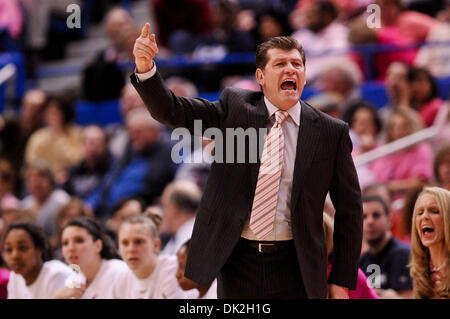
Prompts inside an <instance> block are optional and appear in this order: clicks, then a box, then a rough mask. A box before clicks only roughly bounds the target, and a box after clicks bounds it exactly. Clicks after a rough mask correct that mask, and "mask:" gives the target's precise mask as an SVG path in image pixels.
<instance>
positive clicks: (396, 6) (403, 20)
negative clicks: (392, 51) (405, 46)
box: [375, 0, 437, 43]
mask: <svg viewBox="0 0 450 319" xmlns="http://www.w3.org/2000/svg"><path fill="white" fill-rule="evenodd" d="M375 3H376V4H377V5H379V6H380V14H381V26H382V30H383V29H390V31H389V32H392V31H398V32H399V33H400V34H401V35H402V36H404V37H406V38H407V39H409V40H411V41H412V42H414V43H418V42H422V41H425V39H426V37H427V35H428V32H429V31H430V29H431V28H433V27H434V26H435V25H436V24H437V20H436V19H434V18H432V17H430V16H429V15H426V14H423V13H420V12H417V11H409V10H404V9H405V8H404V5H403V3H402V1H401V0H377V1H375Z"/></svg>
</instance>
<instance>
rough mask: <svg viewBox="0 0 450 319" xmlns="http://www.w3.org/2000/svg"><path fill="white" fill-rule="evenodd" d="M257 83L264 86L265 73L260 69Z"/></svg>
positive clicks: (257, 71)
mask: <svg viewBox="0 0 450 319" xmlns="http://www.w3.org/2000/svg"><path fill="white" fill-rule="evenodd" d="M255 77H256V81H258V83H259V85H260V86H263V84H264V73H263V71H262V70H261V69H260V68H257V69H256V72H255Z"/></svg>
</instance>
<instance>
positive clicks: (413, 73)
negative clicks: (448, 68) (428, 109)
mask: <svg viewBox="0 0 450 319" xmlns="http://www.w3.org/2000/svg"><path fill="white" fill-rule="evenodd" d="M420 75H424V76H425V78H426V79H427V81H428V82H429V83H430V86H431V92H430V94H429V95H428V96H427V98H426V101H425V102H430V101H431V100H433V99H434V98H436V97H438V95H439V89H438V86H437V83H436V80H435V79H434V77H433V75H432V74H431V73H430V72H429V71H428V70H427V69H425V68H416V67H413V68H410V69H409V71H408V74H407V75H406V78H407V79H408V82H410V83H411V82H413V81H414V80H415V79H416V78H417V77H419V76H420Z"/></svg>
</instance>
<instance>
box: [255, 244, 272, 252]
mask: <svg viewBox="0 0 450 319" xmlns="http://www.w3.org/2000/svg"><path fill="white" fill-rule="evenodd" d="M273 245H274V244H264V243H259V244H258V251H259V252H260V253H262V252H263V251H262V250H261V248H262V246H273Z"/></svg>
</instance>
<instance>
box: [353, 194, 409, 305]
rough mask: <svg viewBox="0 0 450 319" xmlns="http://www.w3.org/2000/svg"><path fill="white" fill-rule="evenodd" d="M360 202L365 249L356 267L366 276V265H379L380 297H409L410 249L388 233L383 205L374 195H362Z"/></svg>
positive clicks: (388, 215)
mask: <svg viewBox="0 0 450 319" xmlns="http://www.w3.org/2000/svg"><path fill="white" fill-rule="evenodd" d="M362 201H363V217H364V227H363V238H364V241H366V243H367V244H368V246H369V250H368V251H367V252H366V253H364V254H363V255H362V256H361V260H360V264H359V266H360V268H361V269H362V270H363V271H364V272H365V273H366V275H367V276H369V275H371V273H372V272H373V270H371V269H370V268H368V267H369V265H372V264H376V265H378V266H379V267H380V271H381V274H380V282H379V284H380V287H377V288H378V289H377V294H378V295H379V296H380V297H381V298H389V299H390V298H398V297H400V298H412V282H411V278H410V276H409V271H408V267H407V265H408V262H409V252H410V249H409V247H408V246H407V245H406V244H404V243H401V242H399V241H398V240H397V239H396V238H394V237H393V236H392V234H391V232H390V230H389V229H390V227H391V215H390V214H389V209H388V206H387V204H386V203H385V202H384V201H383V199H381V197H377V196H363V198H362ZM375 282H376V281H375Z"/></svg>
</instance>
